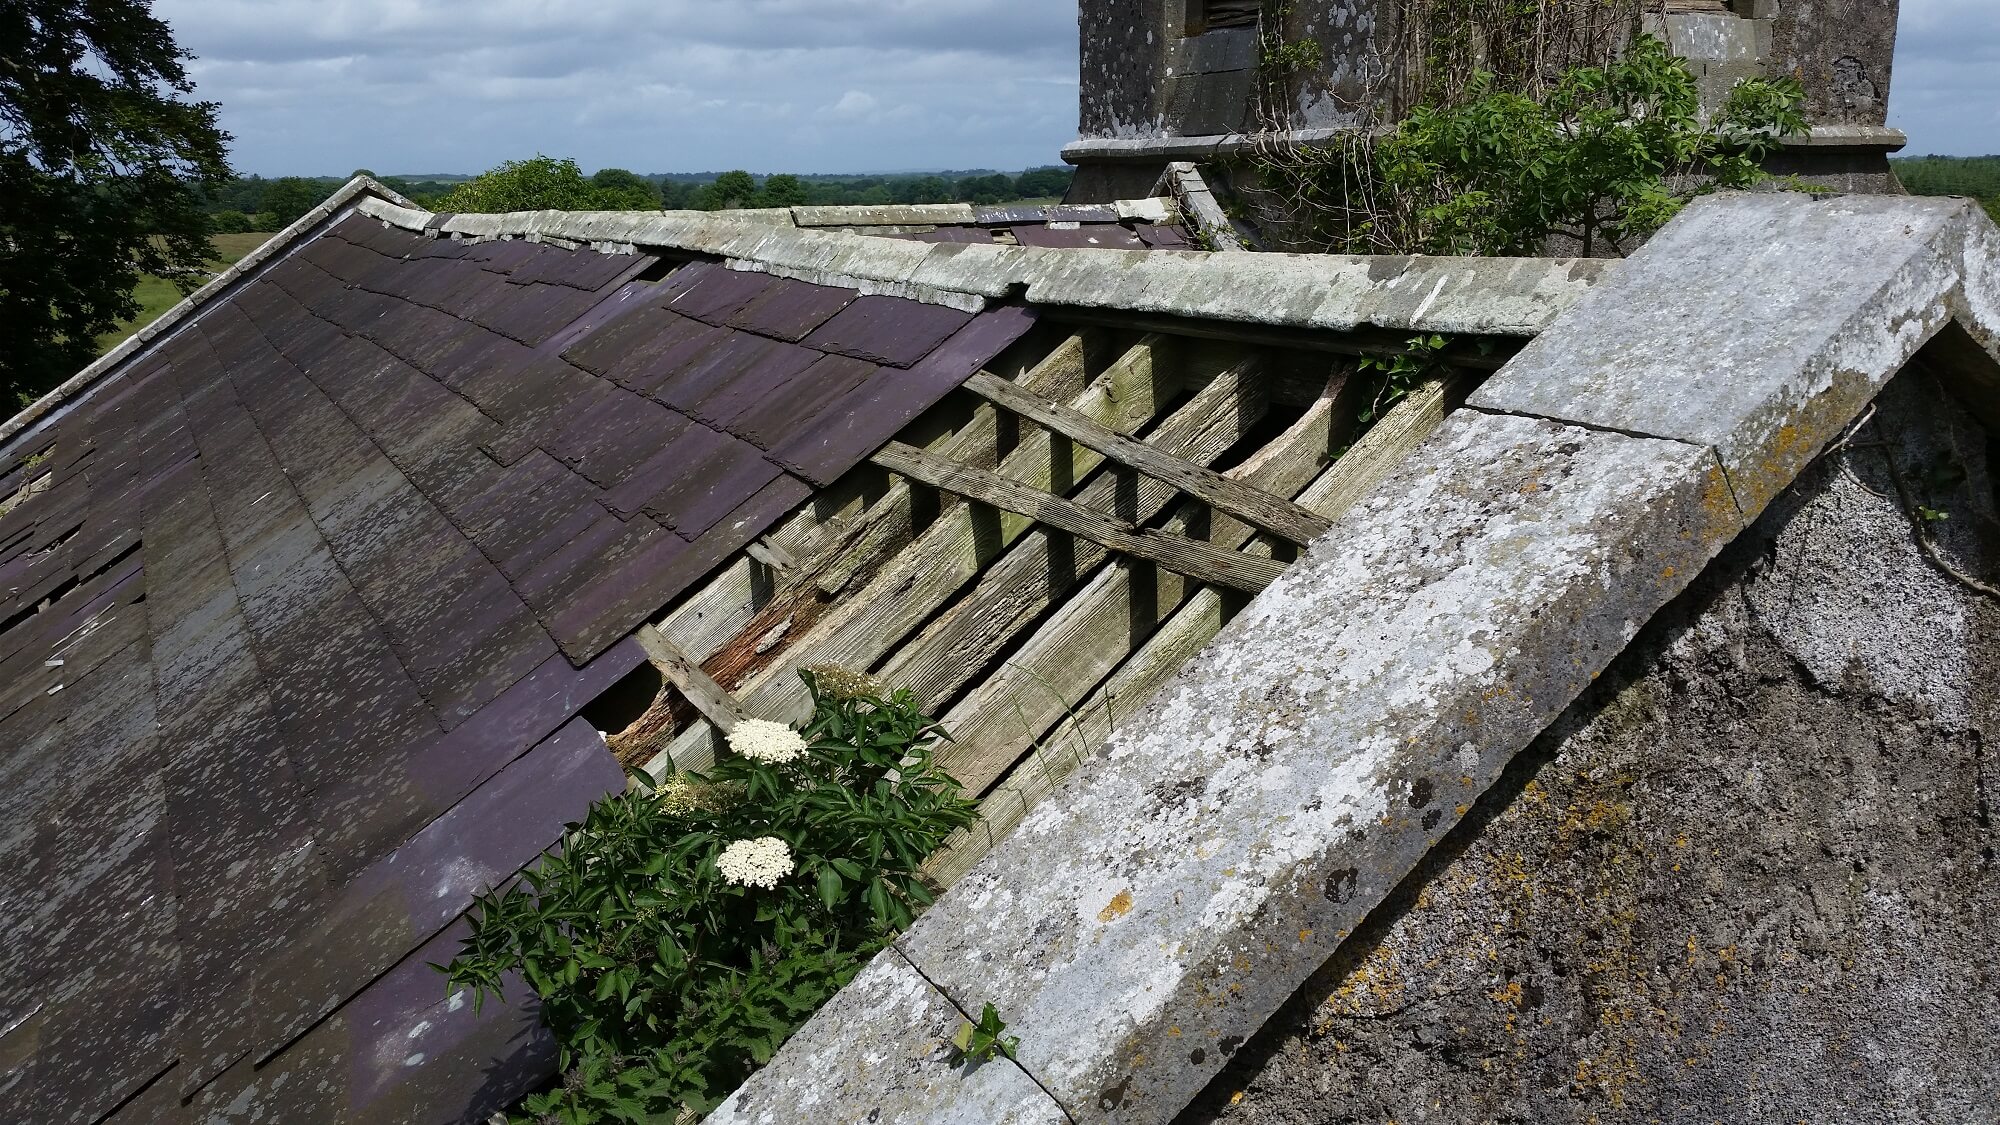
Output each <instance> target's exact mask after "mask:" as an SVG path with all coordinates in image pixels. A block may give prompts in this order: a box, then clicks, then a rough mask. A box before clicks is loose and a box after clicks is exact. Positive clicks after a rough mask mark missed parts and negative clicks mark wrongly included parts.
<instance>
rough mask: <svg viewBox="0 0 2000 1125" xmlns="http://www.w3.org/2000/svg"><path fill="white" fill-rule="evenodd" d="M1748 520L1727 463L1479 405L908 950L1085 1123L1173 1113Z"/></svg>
mask: <svg viewBox="0 0 2000 1125" xmlns="http://www.w3.org/2000/svg"><path fill="white" fill-rule="evenodd" d="M1736 519H1737V513H1736V510H1735V508H1734V505H1733V504H1732V502H1731V500H1730V498H1729V495H1728V491H1727V489H1726V487H1724V485H1723V482H1722V480H1721V477H1720V473H1719V471H1718V469H1717V467H1716V464H1715V461H1714V458H1713V455H1712V454H1711V453H1710V452H1709V451H1707V450H1704V449H1698V448H1694V447H1691V446H1688V445H1684V444H1681V443H1678V442H1669V441H1657V440H1650V439H1642V438H1632V437H1626V436H1623V435H1619V434H1607V433H1601V432H1593V431H1589V430H1583V429H1578V428H1573V427H1569V426H1563V425H1558V424H1555V423H1551V422H1545V421H1539V420H1532V419H1524V418H1512V417H1505V416H1500V415H1489V414H1481V413H1476V412H1461V413H1460V414H1458V415H1456V416H1454V417H1453V418H1451V419H1450V420H1448V421H1447V422H1446V424H1445V425H1444V427H1443V428H1442V429H1441V430H1440V431H1439V432H1438V433H1437V434H1436V435H1434V436H1433V437H1432V439H1431V440H1430V441H1429V442H1428V443H1426V445H1425V446H1423V447H1422V448H1421V449H1419V450H1418V451H1417V452H1416V453H1414V454H1413V455H1412V456H1411V458H1410V460H1409V461H1408V462H1407V463H1406V466H1405V468H1404V469H1402V470H1400V471H1399V472H1398V473H1397V474H1396V475H1395V476H1393V477H1391V478H1390V479H1389V480H1388V481H1386V482H1385V483H1384V484H1383V485H1382V486H1381V487H1379V488H1378V489H1376V490H1375V492H1374V493H1373V494H1372V497H1371V498H1370V499H1368V500H1365V501H1363V502H1362V503H1361V504H1360V505H1358V506H1357V507H1356V508H1355V509H1354V510H1353V511H1352V512H1350V513H1349V515H1348V516H1347V517H1346V518H1344V519H1342V520H1341V521H1340V522H1339V523H1338V524H1337V525H1336V526H1335V528H1334V529H1333V530H1332V531H1331V532H1330V533H1328V534H1327V535H1326V536H1324V537H1323V538H1322V539H1321V540H1320V541H1319V542H1318V543H1316V544H1315V545H1314V546H1313V548H1312V549H1311V551H1310V552H1309V553H1308V554H1307V556H1306V557H1305V558H1304V559H1302V560H1301V561H1300V562H1299V563H1297V564H1296V565H1295V566H1294V567H1293V568H1292V569H1291V570H1290V571H1288V572H1287V573H1286V574H1285V575H1284V577H1282V578H1280V579H1279V580H1278V582H1277V583H1275V584H1274V585H1272V586H1271V588H1270V589H1269V590H1267V591H1266V592H1265V593H1264V594H1263V595H1261V596H1260V597H1259V598H1258V599H1257V600H1256V601H1254V602H1253V603H1252V604H1251V605H1250V607H1249V608H1248V609H1247V610H1246V611H1245V612H1244V613H1243V615H1242V616H1240V617H1239V618H1237V620H1236V621H1234V622H1233V623H1232V624H1231V625H1230V626H1229V627H1228V628H1227V629H1226V630H1225V631H1224V632H1223V634H1222V635H1221V636H1220V637H1218V638H1217V640H1216V641H1215V642H1214V643H1213V644H1212V645H1210V647H1209V648H1208V649H1207V650H1205V651H1204V652H1203V653H1202V654H1201V655H1200V656H1198V657H1196V658H1195V660H1194V661H1193V662H1192V663H1191V664H1190V665H1189V666H1188V667H1187V668H1186V669H1185V670H1184V671H1183V672H1182V673H1181V674H1180V676H1179V678H1178V679H1177V680H1176V681H1175V682H1174V683H1173V684H1172V685H1171V686H1169V687H1168V688H1167V689H1166V690H1164V691H1163V692H1162V693H1161V694H1160V695H1159V696H1158V697H1156V698H1155V699H1154V701H1153V702H1152V703H1150V704H1149V705H1148V706H1147V707H1145V708H1144V709H1143V710H1141V711H1140V712H1139V713H1138V714H1136V715H1134V716H1132V717H1131V718H1129V719H1125V720H1122V721H1121V722H1120V723H1119V733H1118V734H1117V735H1115V736H1114V737H1113V739H1112V741H1111V743H1110V745H1109V746H1108V747H1107V749H1106V750H1105V751H1104V752H1102V753H1101V754H1100V755H1098V756H1097V757H1096V758H1095V759H1093V760H1092V761H1091V762H1089V763H1087V764H1086V765H1085V767H1084V768H1083V769H1082V771H1081V772H1080V773H1079V775H1078V777H1077V778H1075V779H1074V780H1072V782H1071V783H1070V784H1069V786H1068V787H1067V788H1066V789H1064V790H1063V792H1062V793H1061V794H1060V796H1058V797H1057V798H1056V799H1053V800H1050V801H1047V802H1044V803H1043V804H1042V805H1041V806H1039V807H1038V808H1037V809H1036V810H1035V811H1034V812H1033V813H1031V814H1030V815H1029V817H1028V819H1027V820H1026V821H1024V822H1023V823H1022V825H1021V826H1020V827H1019V828H1018V829H1017V830H1016V831H1015V834H1014V835H1013V836H1012V837H1010V838H1009V839H1008V840H1007V841H1006V842H1005V843H1003V844H1002V845H1001V846H1000V848H999V849H998V850H997V851H996V852H995V853H994V854H993V855H992V856H990V857H989V858H988V859H987V860H986V861H985V862H984V863H982V864H981V865H980V866H979V867H977V868H975V869H974V871H973V872H972V873H971V874H970V875H968V876H967V877H966V878H965V879H964V880H963V881H962V882H961V883H959V884H958V885H957V886H956V887H955V888H954V889H953V890H952V893H951V894H949V895H947V896H945V898H944V899H943V900H942V901H940V902H939V904H938V905H937V906H936V907H934V908H933V909H932V911H931V912H930V913H929V914H927V915H925V916H924V917H923V918H922V919H921V920H920V921H919V922H918V923H917V925H916V926H915V927H914V928H913V929H912V930H911V932H910V933H909V934H908V935H906V936H905V938H904V939H903V940H902V941H901V943H900V945H901V947H902V948H903V949H904V951H905V952H906V953H908V954H909V956H910V958H911V960H912V962H913V963H914V964H916V965H917V966H918V967H919V968H920V969H921V970H922V971H923V973H924V975H925V976H926V977H927V978H928V979H929V980H931V981H933V982H935V983H936V984H937V986H938V987H939V988H940V989H942V990H943V991H944V992H945V993H946V994H947V995H949V996H951V997H953V998H954V999H955V1000H957V1001H958V1002H959V1003H960V1004H961V1005H964V1004H967V1003H983V1002H986V1001H991V1002H992V1003H994V1004H995V1005H996V1006H997V1007H998V1008H999V1010H1000V1011H1001V1013H1002V1014H1003V1015H1004V1016H1005V1017H1006V1018H1007V1020H1008V1021H1009V1023H1010V1025H1011V1026H1012V1027H1013V1028H1015V1029H1016V1030H1018V1032H1019V1034H1020V1036H1021V1048H1020V1059H1021V1063H1022V1065H1023V1066H1024V1067H1025V1068H1026V1069H1027V1071H1028V1072H1029V1073H1030V1074H1032V1075H1034V1076H1035V1078H1036V1079H1037V1081H1038V1083H1039V1084H1040V1085H1041V1086H1042V1087H1043V1088H1044V1089H1047V1090H1048V1091H1049V1092H1050V1093H1051V1094H1053V1095H1054V1096H1055V1097H1056V1099H1057V1100H1058V1101H1059V1102H1061V1103H1062V1105H1063V1108H1064V1109H1065V1110H1067V1111H1068V1112H1069V1113H1070V1115H1071V1116H1072V1117H1073V1118H1075V1119H1077V1120H1092V1121H1095V1120H1118V1121H1127V1122H1153V1121H1166V1120H1169V1119H1171V1118H1172V1117H1173V1116H1174V1114H1175V1113H1177V1112H1178V1111H1179V1110H1180V1108H1181V1107H1182V1106H1183V1105H1184V1104H1185V1103H1186V1101H1187V1100H1188V1098H1189V1097H1191V1096H1192V1095H1193V1093H1194V1092H1195V1091H1196V1090H1198V1089H1199V1088H1200V1087H1201V1086H1202V1085H1203V1084H1204V1083H1205V1082H1206V1081H1207V1079H1208V1078H1209V1076H1210V1075H1212V1074H1213V1073H1214V1072H1215V1071H1216V1070H1217V1069H1219V1068H1220V1067H1221V1065H1222V1063H1223V1061H1224V1060H1225V1059H1226V1058H1227V1057H1228V1055H1229V1054H1230V1053H1231V1052H1232V1051H1233V1050H1234V1049H1235V1047H1236V1046H1237V1045H1238V1044H1240V1043H1241V1042H1242V1041H1243V1040H1244V1038H1246V1037H1247V1036H1249V1035H1251V1034H1252V1033H1254V1032H1255V1031H1256V1029H1257V1028H1258V1027H1259V1026H1260V1025H1261V1023H1262V1022H1263V1020H1264V1019H1265V1018H1266V1017H1267V1016H1268V1015H1269V1014H1270V1013H1271V1012H1272V1011H1273V1010H1275V1009H1276V1008H1277V1006H1278V1005H1279V1004H1280V1003H1282V1002H1283V1001H1284V1000H1285V999H1286V998H1287V997H1289V996H1290V995H1291V994H1292V992H1293V990H1294V989H1296V988H1297V987H1298V986H1299V984H1300V983H1301V982H1302V981H1304V980H1305V979H1306V977H1307V976H1308V975H1310V973H1311V972H1312V971H1313V970H1314V969H1316V968H1317V967H1318V966H1319V965H1320V964H1321V963H1322V962H1323V961H1324V960H1325V958H1326V956H1327V955H1328V954H1329V953H1330V952H1331V951H1332V950H1333V949H1334V948H1335V947H1336V946H1337V945H1338V944H1339V942H1340V940H1341V938H1342V937H1344V936H1345V935H1346V934H1347V933H1348V932H1349V931H1351V930H1352V929H1353V928H1354V926H1355V925H1356V924H1357V923H1358V922H1359V921H1360V919H1361V918H1362V917H1363V916H1364V915H1365V914H1366V913H1367V912H1368V910H1369V909H1370V908H1371V907H1372V906H1373V905H1374V904H1375V903H1376V902H1377V901H1379V900H1380V898H1381V897H1382V896H1383V895H1384V894H1386V893H1387V892H1388V890H1389V889H1390V888H1391V887H1392V886H1394V885H1395V883H1396V882H1397V881H1398V880H1399V879H1401V878H1402V876H1403V875H1404V874H1405V873H1406V872H1407V871H1408V870H1409V869H1410V867H1411V866H1412V865H1413V864H1414V863H1415V862H1416V861H1417V859H1418V858H1419V857H1420V856H1421V855H1423V854H1424V852H1425V851H1426V850H1427V849H1428V848H1429V847H1430V846H1431V844H1432V843H1433V842H1434V841H1435V840H1436V839H1437V838H1438V837H1440V836H1441V835H1442V834H1443V833H1444V832H1446V831H1447V830H1449V829H1450V827H1451V826H1452V825H1453V824H1454V823H1456V822H1457V820H1458V819H1459V817H1460V816H1461V815H1463V814H1464V812H1465V811H1466V809H1467V808H1468V807H1469V806H1470V805H1471V803H1472V802H1473V801H1474V800H1475V799H1476V798H1477V797H1478V795H1479V794H1480V793H1481V792H1482V791H1484V789H1485V788H1486V787H1487V786H1488V785H1489V784H1490V783H1491V782H1492V781H1493V779H1494V778H1495V777H1496V776H1497V775H1498V774H1499V771H1500V770H1501V768H1502V767H1503V766H1504V765H1505V764H1506V763H1507V761H1508V760H1509V759H1510V758H1511V757H1512V756H1513V755H1514V753H1515V752H1516V751H1517V750H1519V749H1520V748H1521V747H1522V746H1524V745H1526V744H1527V743H1528V742H1529V741H1530V740H1531V739H1533V738H1534V737H1535V736H1536V735H1537V734H1539V733H1540V732H1541V730H1542V729H1543V727H1544V726H1545V725H1546V724H1547V723H1548V722H1549V721H1550V719H1551V718H1553V717H1554V716H1555V715H1556V714H1557V713H1558V712H1560V711H1561V710H1562V709H1563V708H1564V707H1565V706H1567V705H1568V703H1569V702H1570V701H1571V700H1572V699H1573V698H1575V697H1576V695H1577V694H1578V693H1579V692H1580V691H1581V690H1582V689H1583V687H1584V686H1585V685H1586V684H1588V683H1589V681H1590V679H1591V678H1592V677H1593V676H1594V675H1595V674H1596V673H1597V671H1598V670H1599V669H1601V668H1602V667H1604V666H1605V664H1606V663H1607V662H1609V661H1610V659H1611V658H1612V657H1613V656H1615V655H1616V654H1617V653H1618V651H1619V650H1620V649H1621V648H1622V647H1623V646H1624V645H1625V643H1626V642H1627V641H1628V640H1629V639H1630V638H1631V636H1632V635H1633V633H1634V632H1635V631H1636V630H1637V629H1638V628H1639V626H1640V625H1641V624H1642V623H1644V622H1645V621H1646V620H1647V619H1648V618H1649V617H1650V616H1651V615H1652V613H1653V612H1654V611H1655V610H1656V609H1658V608H1659V606H1661V605H1662V604H1664V603H1665V602H1666V601H1667V600H1668V599H1669V598H1671V597H1672V596H1673V595H1674V594H1675V593H1677V592H1678V591H1679V590H1680V589H1681V588H1682V587H1683V586H1684V585H1685V584H1686V582H1688V581H1689V580H1690V579H1691V578H1692V577H1693V576H1694V575H1695V574H1696V573H1697V572H1699V570H1700V569H1701V567H1702V566H1703V564H1705V563H1706V562H1707V560H1708V559H1709V558H1710V557H1712V555H1713V554H1714V552H1715V551H1716V550H1717V549H1719V547H1720V545H1721V543H1722V542H1723V541H1724V540H1725V539H1726V538H1727V537H1728V536H1729V535H1730V534H1732V533H1733V532H1734V530H1735V527H1736ZM911 1119H913V1120H916V1119H921V1115H918V1114H913V1115H912V1118H911Z"/></svg>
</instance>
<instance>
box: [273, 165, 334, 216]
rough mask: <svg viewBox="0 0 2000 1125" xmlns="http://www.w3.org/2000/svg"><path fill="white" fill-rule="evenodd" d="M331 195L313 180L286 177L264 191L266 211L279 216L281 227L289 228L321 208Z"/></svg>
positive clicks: (275, 181) (274, 182)
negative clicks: (324, 200)
mask: <svg viewBox="0 0 2000 1125" xmlns="http://www.w3.org/2000/svg"><path fill="white" fill-rule="evenodd" d="M329 194H331V193H329V192H327V191H326V190H324V189H323V188H322V187H321V186H320V185H319V184H317V183H314V182H313V181H311V180H308V179H302V178H301V177H298V176H285V177H283V178H282V179H277V180H273V181H271V185H270V186H269V187H267V188H265V189H264V210H266V211H269V212H271V213H272V214H273V215H275V216H277V225H278V226H279V227H287V226H290V225H291V224H292V223H294V222H296V221H297V220H298V218H299V217H300V216H301V215H304V214H305V213H306V212H307V211H310V210H312V209H313V208H315V207H317V206H319V205H320V201H321V200H323V199H325V198H326V197H327V196H328V195H329Z"/></svg>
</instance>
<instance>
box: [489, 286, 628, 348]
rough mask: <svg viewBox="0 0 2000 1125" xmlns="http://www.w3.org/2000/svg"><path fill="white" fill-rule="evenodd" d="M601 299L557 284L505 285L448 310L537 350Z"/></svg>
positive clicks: (593, 294)
mask: <svg viewBox="0 0 2000 1125" xmlns="http://www.w3.org/2000/svg"><path fill="white" fill-rule="evenodd" d="M602 299H603V298H601V297H599V296H598V295H597V294H595V293H590V292H587V291H585V290H582V289H571V288H568V287H566V286H561V285H506V286H503V287H501V288H500V289H497V290H495V291H493V292H492V293H490V294H488V295H482V296H481V297H479V298H478V299H476V300H473V301H470V302H468V303H466V304H465V306H464V307H463V308H462V309H453V310H452V311H453V312H454V313H457V314H458V315H461V316H463V317H465V318H466V319H467V320H470V321H473V322H474V323H476V324H479V325H480V326H482V327H484V328H487V329H490V330H492V331H494V332H498V333H500V334H501V335H502V336H506V337H507V338H509V339H512V340H519V341H520V342H521V343H523V344H526V345H528V346H529V347H539V346H540V345H541V344H542V343H543V342H545V341H547V340H548V339H549V338H550V337H552V336H554V335H555V334H556V333H558V332H560V331H562V330H563V329H564V328H565V327H567V326H568V325H570V324H572V323H574V322H575V321H576V319H577V318H578V317H581V316H583V315H584V314H585V313H587V312H589V311H590V308H591V306H593V305H595V304H597V303H598V302H599V301H601V300H602Z"/></svg>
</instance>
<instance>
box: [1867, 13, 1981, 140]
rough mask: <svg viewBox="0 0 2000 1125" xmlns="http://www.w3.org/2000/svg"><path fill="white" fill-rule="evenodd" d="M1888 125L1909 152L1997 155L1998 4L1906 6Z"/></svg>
mask: <svg viewBox="0 0 2000 1125" xmlns="http://www.w3.org/2000/svg"><path fill="white" fill-rule="evenodd" d="M1897 32H1898V34H1897V40H1896V73H1895V78H1894V80H1893V81H1892V83H1891V86H1890V93H1889V123H1890V124H1891V125H1894V126H1896V127H1897V128H1899V129H1902V130H1903V131H1904V132H1906V133H1908V134H1909V135H1910V147H1909V148H1908V149H1907V150H1905V151H1906V152H1908V153H1912V154H1917V153H1940V154H1948V155H1956V156H1976V155H1984V154H1988V153H2000V3H1996V2H1995V0H1903V7H1902V19H1901V23H1900V25H1899V27H1898V29H1897Z"/></svg>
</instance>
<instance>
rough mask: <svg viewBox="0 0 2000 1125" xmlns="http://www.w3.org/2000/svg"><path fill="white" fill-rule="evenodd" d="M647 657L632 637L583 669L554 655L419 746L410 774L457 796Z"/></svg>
mask: <svg viewBox="0 0 2000 1125" xmlns="http://www.w3.org/2000/svg"><path fill="white" fill-rule="evenodd" d="M645 661H646V654H645V652H644V651H643V650H641V649H640V648H639V645H638V642H636V641H631V640H627V641H625V642H624V643H622V644H620V645H618V646H616V647H614V648H612V649H611V650H610V651H608V652H605V653H604V654H603V655H601V656H599V657H597V658H596V659H595V660H592V661H590V662H589V663H588V664H585V665H584V666H583V667H581V668H577V667H574V666H572V665H571V664H570V662H569V660H568V659H567V658H565V657H563V656H560V655H553V654H552V655H551V656H550V657H549V658H548V659H547V660H545V661H543V662H542V664H541V666H540V667H538V668H536V669H535V670H534V671H533V672H530V673H529V674H528V675H527V676H526V677H524V678H522V679H521V680H519V681H518V682H516V683H515V684H514V685H513V686H511V687H509V688H508V689H507V690H506V691H504V692H502V693H500V695H499V696H497V697H495V698H494V700H493V701H492V702H490V703H488V704H487V705H486V706H485V707H482V708H480V710H479V713H478V714H476V715H474V716H473V717H472V718H470V719H468V720H466V721H465V722H464V723H462V724H460V725H459V726H458V727H457V728H456V729H454V730H453V731H452V732H451V733H450V734H447V735H445V736H444V737H442V738H440V739H438V740H437V741H436V742H434V743H432V744H431V745H430V746H429V747H427V748H425V749H423V750H421V751H419V752H418V753H417V754H416V756H415V757H414V758H413V760H412V761H411V766H410V773H411V776H412V778H413V779H414V780H415V781H416V783H417V784H418V785H419V786H421V787H422V788H423V790H424V791H425V792H426V793H427V794H429V795H430V796H431V797H432V798H433V799H435V800H439V801H456V800H458V799H459V798H460V797H462V796H463V795H464V794H466V793H468V792H471V791H472V789H473V788H474V787H476V786H478V785H479V784H480V783H481V782H483V781H485V780H486V779H487V778H488V777H491V776H492V775H493V774H494V773H495V772H497V771H498V770H499V769H500V768H501V767H502V766H505V765H506V764H507V763H508V762H511V761H513V760H514V759H515V758H517V757H519V756H520V755H521V754H522V753H524V752H526V751H527V750H528V749H529V748H530V747H532V746H533V745H535V744H536V743H537V742H540V741H541V740H542V739H543V738H544V737H546V736H547V735H549V734H550V733H551V732H553V731H554V730H555V729H556V728H557V727H559V726H561V725H562V724H564V723H566V722H568V721H569V720H570V719H571V718H573V717H574V716H575V715H576V713H577V712H578V711H581V710H582V709H583V707H584V705H585V704H587V703H589V702H590V701H591V700H593V699H596V698H597V697H598V696H600V695H602V694H603V693H604V692H606V691H608V690H610V689H611V687H612V685H614V684H616V683H617V682H618V681H619V680H620V679H623V678H624V676H625V674H626V673H628V672H630V671H632V670H633V669H634V668H637V667H638V666H639V665H641V664H643V663H645Z"/></svg>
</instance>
